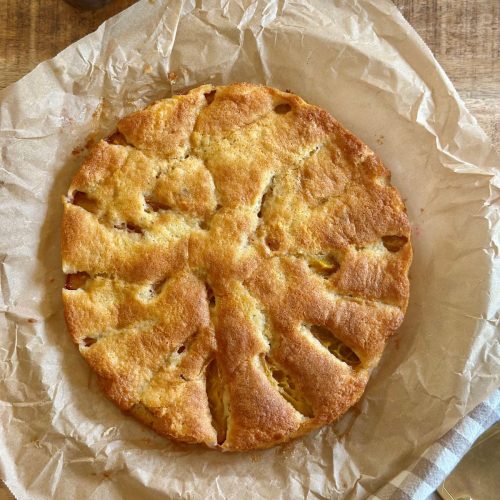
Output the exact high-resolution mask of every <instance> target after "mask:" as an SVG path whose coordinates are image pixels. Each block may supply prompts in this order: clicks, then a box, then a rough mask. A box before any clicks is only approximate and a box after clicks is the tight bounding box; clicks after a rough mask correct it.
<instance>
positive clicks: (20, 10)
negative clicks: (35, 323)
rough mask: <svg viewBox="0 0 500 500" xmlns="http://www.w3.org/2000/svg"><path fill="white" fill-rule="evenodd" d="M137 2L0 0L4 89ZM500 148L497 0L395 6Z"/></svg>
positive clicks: (410, 1)
mask: <svg viewBox="0 0 500 500" xmlns="http://www.w3.org/2000/svg"><path fill="white" fill-rule="evenodd" d="M133 3H134V0H114V1H112V2H111V3H110V4H108V5H106V6H105V7H103V8H102V9H99V10H97V11H81V10H78V9H75V8H74V7H71V6H70V5H68V4H66V3H65V2H64V1H62V0H31V1H28V0H0V89H2V88H4V87H6V86H7V85H9V84H10V83H12V82H14V81H16V80H17V79H19V78H21V77H22V76H23V75H25V74H26V73H28V72H29V71H30V70H31V69H33V68H34V67H35V66H36V65H37V64H38V63H39V62H41V61H43V60H45V59H48V58H51V57H53V56H54V55H55V54H57V53H58V52H59V51H61V50H62V49H64V48H65V47H66V46H67V45H69V44H71V43H72V42H74V41H75V40H78V39H79V38H81V37H82V36H84V35H86V34H88V33H90V32H92V31H94V30H95V29H97V27H98V26H99V25H100V24H101V23H102V22H103V21H104V20H105V19H107V18H108V17H110V16H112V15H114V14H116V13H118V12H120V11H121V10H123V9H125V8H126V7H128V6H130V5H132V4H133ZM394 3H395V4H396V5H397V7H398V8H399V9H400V11H401V12H402V13H403V15H404V16H405V17H406V19H407V20H408V21H409V23H410V24H411V25H412V26H413V27H414V28H415V29H416V31H417V32H418V33H419V34H420V35H421V37H422V38H423V39H424V41H425V42H426V43H427V44H428V45H429V47H430V48H431V50H432V51H433V53H434V54H435V56H436V58H437V60H438V61H439V62H440V63H441V65H442V66H443V67H444V69H445V71H446V72H447V73H448V75H449V77H450V79H451V81H452V82H453V83H454V84H455V87H456V88H457V90H458V92H459V93H460V95H461V96H462V99H463V100H464V101H465V103H466V105H467V107H468V108H469V110H470V111H471V112H472V113H473V114H474V115H475V116H476V118H477V120H478V121H479V123H480V124H481V125H482V127H483V128H484V129H485V131H486V132H487V133H488V134H489V136H490V137H491V139H492V141H493V143H494V144H495V146H496V147H497V150H498V149H500V1H499V0H394Z"/></svg>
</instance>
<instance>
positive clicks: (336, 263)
mask: <svg viewBox="0 0 500 500" xmlns="http://www.w3.org/2000/svg"><path fill="white" fill-rule="evenodd" d="M63 204H64V215H63V223H62V260H63V270H64V272H65V273H66V275H67V278H66V286H65V289H64V290H63V302H64V312H65V319H66V324H67V327H68V330H69V333H70V335H71V337H72V338H73V340H74V342H75V343H77V344H78V347H79V350H80V353H81V354H82V356H83V357H84V358H85V360H86V361H87V363H88V364H89V365H90V367H91V368H92V369H93V370H94V372H95V373H96V374H97V377H98V380H99V384H100V386H101V387H102V389H103V391H104V392H105V393H106V395H107V396H108V397H109V398H110V399H111V400H113V401H114V402H115V403H116V404H117V405H118V406H119V407H120V408H121V409H122V410H124V411H126V412H129V413H131V414H132V415H134V416H135V417H136V418H138V419H139V420H140V421H142V422H144V423H145V424H146V425H149V426H150V427H152V428H153V429H154V430H155V431H156V432H158V433H159V434H162V435H164V436H168V437H170V438H173V439H176V440H180V441H184V442H190V443H204V444H206V445H208V446H210V447H217V448H219V449H222V450H227V451H244V450H250V449H256V448H265V447H270V446H273V445H275V444H278V443H283V442H286V441H288V440H290V439H292V438H294V437H297V436H300V435H302V434H305V433H306V432H309V431H311V430H312V429H315V428H318V427H320V426H323V425H325V424H328V423H330V422H332V421H333V420H335V419H337V418H338V417H339V416H341V415H342V414H343V413H345V412H346V411H347V409H348V408H349V407H351V406H352V405H353V404H354V403H356V401H357V400H358V399H359V398H360V396H361V394H362V393H363V390H364V388H365V385H366V383H367V380H368V376H369V373H370V370H371V369H372V368H373V367H374V366H375V365H376V364H377V362H378V360H379V359H380V356H381V354H382V351H383V349H384V346H385V343H386V341H387V338H388V337H389V336H390V335H391V334H392V333H393V332H394V331H395V330H396V329H397V328H398V327H399V325H400V324H401V321H402V320H403V316H404V312H405V310H406V306H407V303H408V296H409V284H408V268H409V265H410V262H411V256H412V250H411V244H410V225H409V222H408V218H407V215H406V210H405V206H404V203H403V202H402V200H401V197H400V196H399V194H398V192H397V191H396V189H395V188H394V187H392V186H391V184H390V174H389V172H388V170H387V169H386V168H385V167H384V166H383V165H382V163H381V162H380V160H379V159H378V158H377V157H376V155H375V154H374V153H373V152H372V151H371V150H370V149H369V148H368V147H367V146H366V145H364V144H363V143H362V142H361V141H360V140H359V139H357V138H356V137H355V136H354V135H353V134H351V133H350V132H348V131H347V130H346V129H345V128H343V127H342V126H341V125H340V124H339V123H338V122H337V121H336V120H335V119H334V118H333V117H332V116H331V115H330V114H329V113H328V112H326V111H325V110H323V109H321V108H319V107H317V106H313V105H310V104H307V103H306V102H304V101H303V100H302V99H301V98H300V97H298V96H296V95H293V94H291V93H287V92H281V91H279V90H276V89H273V88H269V87H264V86H258V85H251V84H245V83H238V84H233V85H228V86H225V87H222V86H221V87H215V86H212V85H203V86H201V87H198V88H196V89H193V90H191V91H189V92H188V93H187V94H185V95H177V96H174V97H172V98H169V99H163V100H160V101H157V102H155V103H153V104H151V105H150V106H148V107H147V108H145V109H143V110H141V111H138V112H136V113H134V114H132V115H129V116H127V117H125V118H123V119H121V120H120V121H119V122H118V126H117V132H116V133H114V134H113V135H112V136H110V137H109V138H108V139H107V140H103V141H100V142H99V143H98V144H97V145H96V146H95V147H94V148H93V149H92V150H91V151H90V154H89V156H88V157H87V159H86V160H85V161H84V162H83V164H82V166H81V168H80V169H79V171H78V172H77V173H76V175H75V176H74V178H73V180H72V182H71V186H70V188H69V191H68V195H67V196H66V197H64V199H63Z"/></svg>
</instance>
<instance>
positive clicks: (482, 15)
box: [0, 0, 500, 500]
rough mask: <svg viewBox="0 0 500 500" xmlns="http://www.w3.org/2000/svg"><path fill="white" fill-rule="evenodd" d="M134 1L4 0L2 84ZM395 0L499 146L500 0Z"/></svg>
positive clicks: (0, 9) (0, 55) (0, 33)
mask: <svg viewBox="0 0 500 500" xmlns="http://www.w3.org/2000/svg"><path fill="white" fill-rule="evenodd" d="M134 2H135V0H114V1H113V2H112V3H111V4H109V5H107V6H106V7H104V8H102V9H101V10H98V11H95V12H83V11H79V10H77V9H75V8H73V7H71V6H69V5H67V4H65V3H64V2H63V1H62V0H30V1H27V0H1V6H0V89H2V88H4V87H6V86H7V85H9V84H10V83H12V82H15V81H16V80H17V79H19V78H21V77H22V76H23V75H25V74H26V73H28V71H30V70H31V69H33V68H34V67H35V66H36V65H37V64H38V63H39V62H41V61H43V60H45V59H49V58H51V57H53V56H54V55H55V54H57V53H58V52H59V51H60V50H62V49H64V48H65V47H66V46H67V45H69V44H71V43H73V42H74V41H75V40H78V39H79V38H81V37H82V36H84V35H86V34H87V33H90V32H92V31H94V30H95V29H96V28H97V27H98V26H99V25H100V24H101V23H102V22H103V21H104V20H105V19H107V18H108V17H110V16H112V15H114V14H116V13H118V12H120V11H121V10H123V9H125V8H126V7H128V6H130V5H132V4H133V3H134ZM394 3H395V4H396V5H397V7H398V8H399V9H400V10H401V12H402V13H403V15H404V16H405V17H406V19H407V20H408V21H409V22H410V24H411V25H412V26H413V27H414V28H415V29H416V31H417V32H418V33H419V34H420V36H421V37H422V38H423V39H424V41H425V42H426V43H427V45H429V47H430V48H431V50H432V51H433V52H434V54H435V56H436V58H437V60H438V61H439V62H440V63H441V65H442V66H443V67H444V69H445V71H446V72H447V73H448V76H449V77H450V79H451V81H452V82H453V83H454V84H455V87H456V88H457V90H458V92H459V93H460V95H461V96H462V98H463V100H464V101H465V103H466V105H467V107H468V108H469V110H470V111H472V113H473V114H474V115H475V116H476V118H477V120H478V122H479V123H480V125H481V126H482V127H483V128H484V129H485V130H486V132H487V133H488V134H489V136H490V137H491V139H492V141H493V144H494V145H495V146H496V148H497V151H498V150H500V2H499V1H498V0H394ZM0 488H1V486H0ZM6 495H7V493H6V491H5V490H2V489H0V500H1V499H3V498H9V497H8V496H6Z"/></svg>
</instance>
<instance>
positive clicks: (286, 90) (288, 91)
mask: <svg viewBox="0 0 500 500" xmlns="http://www.w3.org/2000/svg"><path fill="white" fill-rule="evenodd" d="M285 92H286V93H287V94H293V92H292V90H291V89H285Z"/></svg>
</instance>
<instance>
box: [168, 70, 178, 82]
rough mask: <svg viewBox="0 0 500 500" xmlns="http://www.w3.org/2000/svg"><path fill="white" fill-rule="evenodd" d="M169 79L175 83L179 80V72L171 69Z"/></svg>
mask: <svg viewBox="0 0 500 500" xmlns="http://www.w3.org/2000/svg"><path fill="white" fill-rule="evenodd" d="M167 79H168V81H169V82H170V83H175V82H176V81H177V73H176V72H175V71H169V72H168V74H167Z"/></svg>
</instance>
